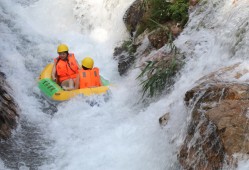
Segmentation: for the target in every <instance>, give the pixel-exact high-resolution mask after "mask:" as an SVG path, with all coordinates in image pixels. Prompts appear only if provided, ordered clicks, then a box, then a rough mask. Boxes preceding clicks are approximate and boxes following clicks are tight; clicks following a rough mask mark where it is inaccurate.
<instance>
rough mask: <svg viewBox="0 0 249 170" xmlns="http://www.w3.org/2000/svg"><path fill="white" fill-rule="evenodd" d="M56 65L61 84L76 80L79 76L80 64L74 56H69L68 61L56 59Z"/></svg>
mask: <svg viewBox="0 0 249 170" xmlns="http://www.w3.org/2000/svg"><path fill="white" fill-rule="evenodd" d="M54 62H55V64H56V74H57V78H58V80H59V82H60V83H61V82H62V81H64V80H67V79H70V78H72V79H73V78H76V76H77V74H78V64H77V61H76V59H75V57H74V54H72V53H71V54H68V57H67V60H65V61H64V60H61V59H60V58H59V57H57V58H55V59H54Z"/></svg>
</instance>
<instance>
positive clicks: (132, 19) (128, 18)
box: [123, 0, 144, 36]
mask: <svg viewBox="0 0 249 170" xmlns="http://www.w3.org/2000/svg"><path fill="white" fill-rule="evenodd" d="M143 3H144V2H143V0H136V1H135V2H133V4H132V5H131V6H130V7H129V9H128V10H127V11H126V12H125V15H124V17H123V20H124V23H125V25H126V28H127V29H128V30H129V31H130V33H131V36H133V32H134V31H136V27H137V25H138V24H139V22H140V21H141V19H142V17H143V14H144V8H143Z"/></svg>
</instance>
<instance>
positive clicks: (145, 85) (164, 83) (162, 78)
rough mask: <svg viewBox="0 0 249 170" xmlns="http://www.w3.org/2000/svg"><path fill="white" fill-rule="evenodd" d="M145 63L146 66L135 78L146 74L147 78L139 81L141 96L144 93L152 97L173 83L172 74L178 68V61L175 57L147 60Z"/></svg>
mask: <svg viewBox="0 0 249 170" xmlns="http://www.w3.org/2000/svg"><path fill="white" fill-rule="evenodd" d="M146 63H147V64H146V67H145V68H144V69H143V71H142V72H141V74H140V75H139V76H138V77H137V78H143V77H144V76H145V75H146V76H147V79H145V80H144V81H142V82H141V85H142V90H143V97H144V95H145V94H148V96H150V97H153V96H155V95H157V94H160V93H161V92H162V91H163V90H165V88H167V87H169V86H170V85H171V84H172V83H173V76H174V75H175V74H176V73H177V71H178V70H179V68H180V67H179V66H180V63H179V62H177V60H176V59H175V58H173V59H172V60H161V61H147V62H146Z"/></svg>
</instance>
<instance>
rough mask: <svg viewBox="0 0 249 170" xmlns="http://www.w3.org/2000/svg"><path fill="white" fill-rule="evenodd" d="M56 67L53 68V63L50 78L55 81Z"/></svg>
mask: <svg viewBox="0 0 249 170" xmlns="http://www.w3.org/2000/svg"><path fill="white" fill-rule="evenodd" d="M56 79H57V77H56V68H55V63H54V66H53V69H52V80H53V81H55V82H56Z"/></svg>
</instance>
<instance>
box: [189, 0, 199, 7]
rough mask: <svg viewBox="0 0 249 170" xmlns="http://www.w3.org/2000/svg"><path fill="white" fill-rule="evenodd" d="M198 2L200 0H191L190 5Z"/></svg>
mask: <svg viewBox="0 0 249 170" xmlns="http://www.w3.org/2000/svg"><path fill="white" fill-rule="evenodd" d="M198 2H199V0H189V5H191V6H195V5H196V4H197V3H198Z"/></svg>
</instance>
